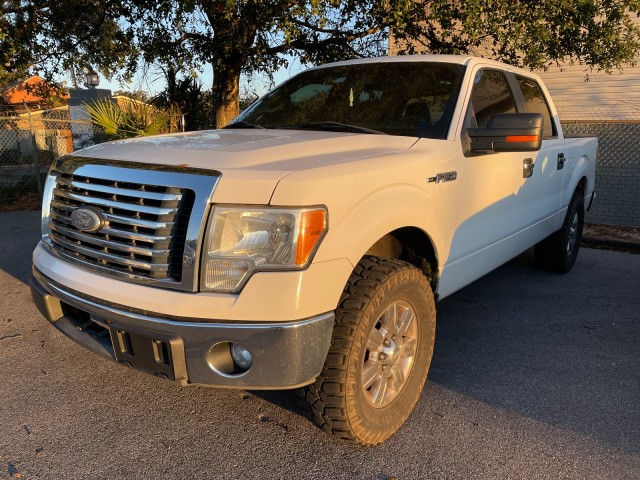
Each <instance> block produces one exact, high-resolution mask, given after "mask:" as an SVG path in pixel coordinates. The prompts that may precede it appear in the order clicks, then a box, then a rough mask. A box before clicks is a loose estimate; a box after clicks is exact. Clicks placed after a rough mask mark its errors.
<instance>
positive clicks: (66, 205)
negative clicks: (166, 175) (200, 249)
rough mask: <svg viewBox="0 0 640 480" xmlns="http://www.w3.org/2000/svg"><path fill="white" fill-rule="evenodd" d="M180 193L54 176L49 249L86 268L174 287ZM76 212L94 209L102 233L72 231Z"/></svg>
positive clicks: (178, 258) (178, 266)
mask: <svg viewBox="0 0 640 480" xmlns="http://www.w3.org/2000/svg"><path fill="white" fill-rule="evenodd" d="M185 192H189V190H185V189H181V188H174V187H167V186H158V185H146V184H142V183H133V182H131V181H129V180H126V181H119V182H116V181H113V180H109V179H105V178H100V177H95V178H93V177H90V176H86V175H83V176H75V175H73V174H71V173H60V172H58V174H57V176H56V185H55V188H54V189H53V196H52V199H51V211H50V228H51V233H50V235H49V237H50V240H51V242H52V246H53V248H55V250H56V251H58V252H59V253H60V254H61V255H64V256H66V257H68V258H71V259H73V260H76V261H80V262H81V263H83V264H85V265H93V266H95V267H97V268H106V269H109V270H110V271H112V272H119V273H123V274H127V275H135V276H142V277H147V278H150V279H157V280H162V279H166V280H174V281H179V280H180V276H181V271H182V265H181V256H182V254H181V253H178V254H177V255H176V254H173V253H172V251H173V250H172V249H174V248H175V242H174V240H175V239H176V238H179V237H180V236H181V235H182V236H183V235H184V232H181V231H179V230H180V229H179V228H177V225H178V223H179V222H180V216H179V215H180V214H179V212H180V211H181V205H182V203H184V202H183V200H184V194H185ZM80 207H93V208H97V209H98V210H99V211H100V216H101V217H102V219H103V221H104V225H103V227H102V228H100V229H99V230H98V231H97V232H88V231H81V230H79V229H78V228H76V227H75V226H74V225H73V222H72V220H71V214H72V213H73V211H74V210H76V209H77V208H80ZM182 210H185V209H184V208H183V209H182ZM184 214H185V215H188V214H189V212H188V211H187V210H185V212H184ZM187 218H188V217H187ZM178 249H179V250H180V251H182V249H181V247H178ZM174 264H175V265H174Z"/></svg>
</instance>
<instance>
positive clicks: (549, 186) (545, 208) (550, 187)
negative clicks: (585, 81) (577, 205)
mask: <svg viewBox="0 0 640 480" xmlns="http://www.w3.org/2000/svg"><path fill="white" fill-rule="evenodd" d="M514 77H515V80H516V82H517V85H518V88H517V92H516V94H520V95H521V102H522V110H523V111H524V112H529V113H540V114H542V116H543V118H544V123H543V133H542V135H543V140H542V148H541V149H540V152H538V154H537V156H536V161H535V167H534V171H533V175H532V176H531V178H530V181H529V182H528V185H527V186H526V187H527V188H531V189H533V195H532V196H531V201H532V204H531V205H530V207H531V209H532V211H533V212H535V215H533V216H532V218H531V221H532V222H533V223H535V222H537V221H540V220H542V219H544V218H546V217H548V216H549V215H554V214H556V213H557V212H558V211H559V210H560V206H561V201H562V185H563V181H564V175H565V171H566V170H565V168H564V163H565V159H566V158H567V152H565V141H564V139H563V138H561V136H560V134H559V132H558V128H557V126H556V123H555V122H554V119H553V117H552V115H551V109H550V108H549V104H548V102H547V100H546V97H545V94H544V92H543V90H542V88H541V87H540V85H539V84H538V82H537V81H536V80H535V79H533V78H529V77H525V76H522V75H515V76H514ZM556 220H557V219H556ZM554 224H555V222H554ZM555 226H558V225H557V224H555V225H554V226H552V227H550V228H551V229H550V230H547V231H548V233H551V232H552V231H553V230H554V229H555V228H554V227H555Z"/></svg>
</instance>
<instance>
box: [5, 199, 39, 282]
mask: <svg viewBox="0 0 640 480" xmlns="http://www.w3.org/2000/svg"><path fill="white" fill-rule="evenodd" d="M0 225H1V227H0V271H4V272H6V273H8V274H9V275H11V276H12V277H14V278H16V279H17V280H19V281H21V282H22V283H25V284H27V283H29V279H30V278H31V254H32V253H33V249H34V248H35V246H36V245H37V244H38V242H39V241H40V212H32V211H25V212H5V213H2V214H0Z"/></svg>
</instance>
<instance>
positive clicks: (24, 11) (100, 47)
mask: <svg viewBox="0 0 640 480" xmlns="http://www.w3.org/2000/svg"><path fill="white" fill-rule="evenodd" d="M130 15H131V8H130V5H127V4H124V3H121V2H118V1H117V0H108V1H96V0H2V3H0V82H9V81H12V80H15V79H16V78H19V77H20V76H24V75H25V74H26V73H27V72H28V71H29V70H30V69H32V68H36V69H37V70H38V71H39V73H40V75H41V76H42V77H43V78H46V79H48V80H51V79H52V77H53V75H55V74H58V73H61V72H62V71H63V70H68V69H69V68H71V67H72V66H73V65H75V66H76V67H78V68H80V69H88V68H91V67H94V68H97V69H100V71H101V72H102V73H103V74H105V75H107V76H111V75H114V74H121V75H123V76H125V77H128V76H130V75H131V74H132V73H133V72H134V70H135V67H136V51H135V46H134V44H133V43H132V41H133V37H132V34H133V32H132V31H131V29H126V28H122V27H121V25H120V24H119V23H118V20H119V19H122V18H126V17H130ZM0 84H1V83H0Z"/></svg>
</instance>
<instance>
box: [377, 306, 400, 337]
mask: <svg viewBox="0 0 640 480" xmlns="http://www.w3.org/2000/svg"><path fill="white" fill-rule="evenodd" d="M397 321H398V304H397V303H395V302H394V303H392V304H391V305H389V308H387V309H386V310H385V311H384V313H383V314H382V316H381V317H380V323H382V325H383V326H384V329H385V330H386V332H387V334H388V335H393V334H395V333H396V327H397V325H396V322H397Z"/></svg>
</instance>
